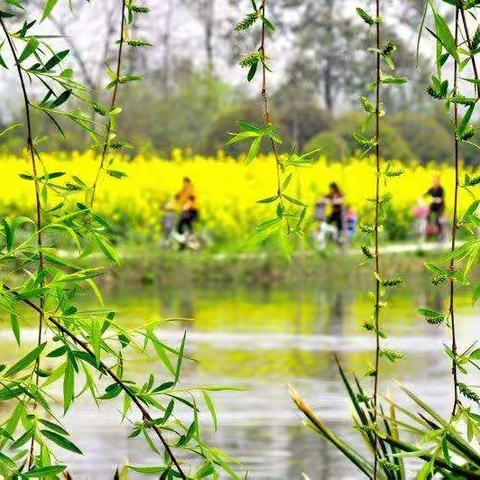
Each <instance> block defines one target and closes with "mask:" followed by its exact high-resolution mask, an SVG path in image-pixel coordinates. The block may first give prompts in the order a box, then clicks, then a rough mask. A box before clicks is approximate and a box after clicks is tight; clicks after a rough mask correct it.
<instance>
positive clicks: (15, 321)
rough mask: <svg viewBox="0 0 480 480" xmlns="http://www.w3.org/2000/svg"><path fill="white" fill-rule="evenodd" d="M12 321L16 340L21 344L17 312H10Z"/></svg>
mask: <svg viewBox="0 0 480 480" xmlns="http://www.w3.org/2000/svg"><path fill="white" fill-rule="evenodd" d="M10 323H11V325H12V331H13V334H14V335H15V340H16V341H17V344H18V346H20V325H19V324H18V317H17V314H16V313H11V314H10Z"/></svg>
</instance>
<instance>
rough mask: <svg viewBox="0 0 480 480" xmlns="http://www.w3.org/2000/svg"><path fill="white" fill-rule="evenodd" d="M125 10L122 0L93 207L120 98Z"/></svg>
mask: <svg viewBox="0 0 480 480" xmlns="http://www.w3.org/2000/svg"><path fill="white" fill-rule="evenodd" d="M125 9H126V2H125V0H122V15H121V22H120V38H119V42H118V54H117V66H116V72H115V85H114V87H113V93H112V99H111V102H110V110H109V112H108V122H107V127H106V133H105V138H104V143H103V150H102V156H101V158H100V164H99V166H98V169H97V174H96V176H95V181H94V183H93V187H92V197H91V200H90V206H91V207H93V205H94V204H95V196H96V193H97V187H98V182H99V180H100V175H101V174H102V171H103V169H104V168H105V161H106V159H107V153H108V147H109V145H110V134H111V133H112V127H113V125H112V118H111V116H110V114H111V112H112V110H113V109H114V108H115V103H116V101H117V96H118V86H119V81H118V80H119V78H120V72H121V68H122V56H123V46H124V44H125V37H124V30H125V25H126V18H125Z"/></svg>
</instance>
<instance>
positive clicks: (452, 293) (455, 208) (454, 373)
mask: <svg viewBox="0 0 480 480" xmlns="http://www.w3.org/2000/svg"><path fill="white" fill-rule="evenodd" d="M460 10H461V9H460V7H459V5H458V2H457V5H456V7H455V47H456V48H458V40H459V27H460V25H459V13H460ZM462 12H463V9H462ZM466 26H467V25H466V23H465V27H466ZM475 73H476V69H475ZM457 89H458V63H457V62H456V60H455V59H454V61H453V95H454V96H455V95H457ZM453 109H454V114H453V115H454V125H455V136H454V142H455V147H454V158H453V162H454V168H455V188H454V194H453V214H452V243H451V252H452V253H453V252H455V248H456V238H457V229H458V218H457V217H458V188H459V185H460V158H459V157H460V154H459V145H460V142H459V138H458V135H457V131H458V103H454V105H453ZM450 271H451V272H452V273H453V272H454V271H455V258H454V257H452V259H451V260H450ZM449 312H450V323H451V327H452V345H451V349H452V376H453V410H452V415H455V413H456V410H457V405H458V392H459V382H458V369H457V332H456V325H455V281H454V279H453V277H451V278H450V305H449Z"/></svg>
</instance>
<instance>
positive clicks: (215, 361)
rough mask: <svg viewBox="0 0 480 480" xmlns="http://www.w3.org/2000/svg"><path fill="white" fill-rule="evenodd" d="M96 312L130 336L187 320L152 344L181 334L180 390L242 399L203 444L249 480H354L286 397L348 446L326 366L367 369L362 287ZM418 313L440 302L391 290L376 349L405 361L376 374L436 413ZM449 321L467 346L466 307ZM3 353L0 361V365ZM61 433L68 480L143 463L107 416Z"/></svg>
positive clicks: (179, 294) (343, 406)
mask: <svg viewBox="0 0 480 480" xmlns="http://www.w3.org/2000/svg"><path fill="white" fill-rule="evenodd" d="M108 301H109V305H112V306H114V307H115V308H116V309H117V310H118V311H119V318H120V319H121V321H122V322H124V324H127V325H131V326H140V325H142V324H144V323H145V322H147V321H151V320H152V319H153V318H158V317H162V318H180V317H181V318H195V321H194V322H190V321H181V322H178V323H172V324H170V326H169V327H168V329H167V330H164V331H163V338H165V339H167V340H168V341H169V342H170V343H172V344H174V343H180V339H181V336H182V334H183V331H184V330H185V329H186V330H187V335H188V336H187V339H188V349H189V353H190V354H192V355H193V356H194V357H195V358H196V359H197V360H198V363H196V364H193V365H190V366H188V367H186V369H185V375H184V378H183V381H184V382H185V383H186V384H211V385H212V384H213V385H219V384H220V385H231V386H235V387H244V388H246V389H247V390H246V391H241V392H221V393H217V394H215V396H214V397H215V400H216V406H217V413H218V419H219V425H220V426H219V431H218V432H217V433H215V434H214V433H208V434H206V437H207V438H208V439H209V440H210V442H211V443H213V444H214V445H216V446H218V447H220V448H222V449H224V450H226V451H227V452H228V453H230V454H232V455H233V456H235V457H237V458H238V459H239V460H240V461H241V462H242V463H243V465H244V468H245V470H248V472H249V475H248V478H249V479H303V477H302V473H305V474H306V475H308V476H309V477H310V478H311V479H312V480H319V479H322V480H327V479H328V480H333V479H336V480H338V479H347V478H352V479H353V478H359V475H358V473H357V472H356V471H355V470H353V469H351V468H350V467H349V465H348V463H347V462H346V461H344V459H343V458H342V457H341V456H339V455H338V454H337V452H336V451H335V450H334V449H333V448H332V447H330V446H329V445H327V444H325V443H324V442H323V441H322V440H321V439H320V438H319V437H317V436H316V435H315V434H314V433H313V432H312V431H310V430H309V429H307V428H306V427H304V426H303V425H302V418H301V416H300V415H299V414H298V412H297V411H296V410H295V408H294V406H293V404H292V402H291V400H290V397H289V395H288V392H287V388H286V385H287V384H288V383H291V384H292V385H294V386H295V387H296V389H297V390H298V391H299V392H300V393H301V394H302V395H303V396H304V398H305V399H306V400H307V401H308V402H309V403H310V404H311V406H312V407H314V409H315V410H316V412H317V413H318V416H319V417H320V418H322V419H323V420H325V421H326V422H327V423H328V424H329V425H330V426H331V427H332V428H333V429H334V430H335V431H337V432H339V433H341V434H342V436H344V437H345V438H352V439H356V438H357V434H356V433H355V432H354V431H352V429H351V426H350V415H349V405H348V402H347V401H346V398H345V394H344V390H343V388H342V385H341V383H340V381H339V377H338V372H337V370H336V367H335V364H334V362H333V360H332V358H333V354H334V353H336V354H338V356H339V357H340V359H341V361H342V362H343V363H344V365H345V367H347V368H348V369H354V370H355V371H357V372H362V371H365V369H366V365H367V364H368V362H369V359H371V358H372V346H373V338H372V337H371V336H369V335H368V334H366V332H365V331H364V330H362V329H361V328H359V325H361V323H362V322H363V321H365V320H366V319H368V317H369V315H370V313H371V312H370V303H369V299H368V296H367V295H366V293H365V291H364V289H363V287H362V290H361V291H360V290H359V291H352V289H349V290H348V291H344V290H343V289H342V288H341V287H340V286H339V287H338V288H337V287H336V286H335V285H329V286H328V288H327V289H325V288H322V286H317V287H316V286H313V285H312V286H309V287H308V288H304V289H298V290H290V291H286V290H282V289H279V290H275V289H273V290H272V289H265V288H260V287H259V288H255V289H249V290H245V289H239V290H236V289H233V288H224V289H215V290H208V289H195V288H185V289H182V290H176V291H166V290H163V289H157V288H156V287H154V286H148V287H142V288H140V287H134V288H133V289H126V288H118V289H115V288H114V289H112V290H111V291H110V292H109V294H108ZM425 305H428V306H430V307H432V308H436V309H445V308H446V305H447V299H446V298H445V297H444V296H443V294H442V292H438V291H437V292H436V293H434V291H432V290H431V289H430V288H428V287H427V286H425V288H421V287H419V288H416V289H415V291H414V292H411V291H410V292H408V291H406V290H399V291H398V293H397V294H396V295H395V296H394V297H393V298H392V299H391V302H390V306H389V307H388V309H386V310H384V314H383V315H384V320H385V322H386V326H385V329H386V330H387V331H388V332H389V339H388V341H387V344H388V346H391V347H392V348H395V349H398V350H400V351H401V352H403V353H404V354H405V358H404V359H403V360H401V361H400V362H399V363H397V364H394V365H388V366H386V367H385V370H384V373H385V376H386V378H388V385H389V386H390V388H391V389H393V392H394V395H395V396H398V397H399V398H400V397H401V395H400V393H399V392H398V389H397V390H395V384H394V382H393V381H392V380H393V379H394V378H395V379H399V380H401V381H403V382H405V383H407V384H409V386H411V387H413V388H414V389H415V390H416V391H417V392H419V393H422V394H424V396H425V397H426V398H427V399H428V400H429V401H431V403H432V404H434V405H435V406H437V407H438V408H440V409H445V410H446V409H447V408H448V405H449V402H450V393H451V392H450V390H451V387H450V381H449V365H448V361H447V359H446V358H445V355H444V353H443V352H442V349H443V345H442V344H443V342H444V341H446V340H447V337H446V332H445V331H444V330H443V329H441V328H437V327H432V326H429V325H426V324H425V323H424V322H423V321H422V319H421V318H420V317H419V316H418V314H417V313H416V309H417V308H418V307H419V306H425ZM458 309H459V314H458V322H459V325H461V332H462V334H461V338H460V343H461V344H462V345H463V344H464V345H467V344H468V342H469V341H470V337H471V336H472V334H473V332H475V330H476V329H475V323H474V322H476V314H477V312H476V311H475V310H474V309H473V308H472V307H471V302H470V300H469V298H468V297H467V296H466V295H460V296H459V299H458ZM5 328H7V327H5ZM2 333H3V335H2V344H3V345H7V343H6V342H7V338H9V337H11V334H10V333H8V337H7V332H6V331H5V332H2ZM32 334H33V331H32ZM9 351H11V350H10V349H8V348H4V349H2V353H1V354H0V357H2V358H1V360H5V358H3V357H6V356H8V352H9ZM134 368H135V374H138V375H139V376H140V375H144V376H147V375H148V374H149V373H150V372H152V371H153V372H155V371H156V368H157V366H156V365H155V364H152V363H150V362H145V361H135V362H134ZM385 383H387V382H385ZM202 418H203V419H204V422H205V431H210V430H211V429H210V427H209V420H208V417H207V415H205V416H204V417H202ZM66 424H67V425H68V426H69V427H70V428H71V429H72V430H73V431H74V438H75V440H76V442H77V443H78V444H79V446H80V447H81V448H82V449H83V451H84V453H85V455H84V456H83V457H78V456H72V457H69V458H68V461H69V462H70V464H71V465H72V469H71V472H72V474H73V478H74V479H110V478H113V472H114V471H115V467H116V465H118V464H121V463H123V462H124V461H125V460H126V459H129V460H130V462H132V463H134V462H137V463H142V464H146V463H149V462H153V463H154V462H155V458H154V457H153V455H151V454H150V453H149V451H148V449H147V448H145V447H144V446H143V443H142V441H138V440H127V439H126V434H127V432H128V430H129V426H128V424H126V425H120V424H119V414H118V412H117V411H116V410H115V409H111V410H106V409H105V408H104V409H103V410H102V413H99V412H98V410H97V409H96V408H95V407H94V406H93V405H90V404H88V403H78V404H77V408H75V409H74V413H72V414H69V415H67V418H66ZM355 441H357V440H355ZM359 443H360V442H359ZM360 448H361V447H360Z"/></svg>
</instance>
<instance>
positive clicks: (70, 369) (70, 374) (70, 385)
mask: <svg viewBox="0 0 480 480" xmlns="http://www.w3.org/2000/svg"><path fill="white" fill-rule="evenodd" d="M74 395H75V369H74V366H73V364H72V362H71V361H70V360H69V361H67V365H66V368H65V374H64V377H63V410H64V413H66V412H67V411H68V409H69V408H70V405H71V404H72V401H73V397H74Z"/></svg>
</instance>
